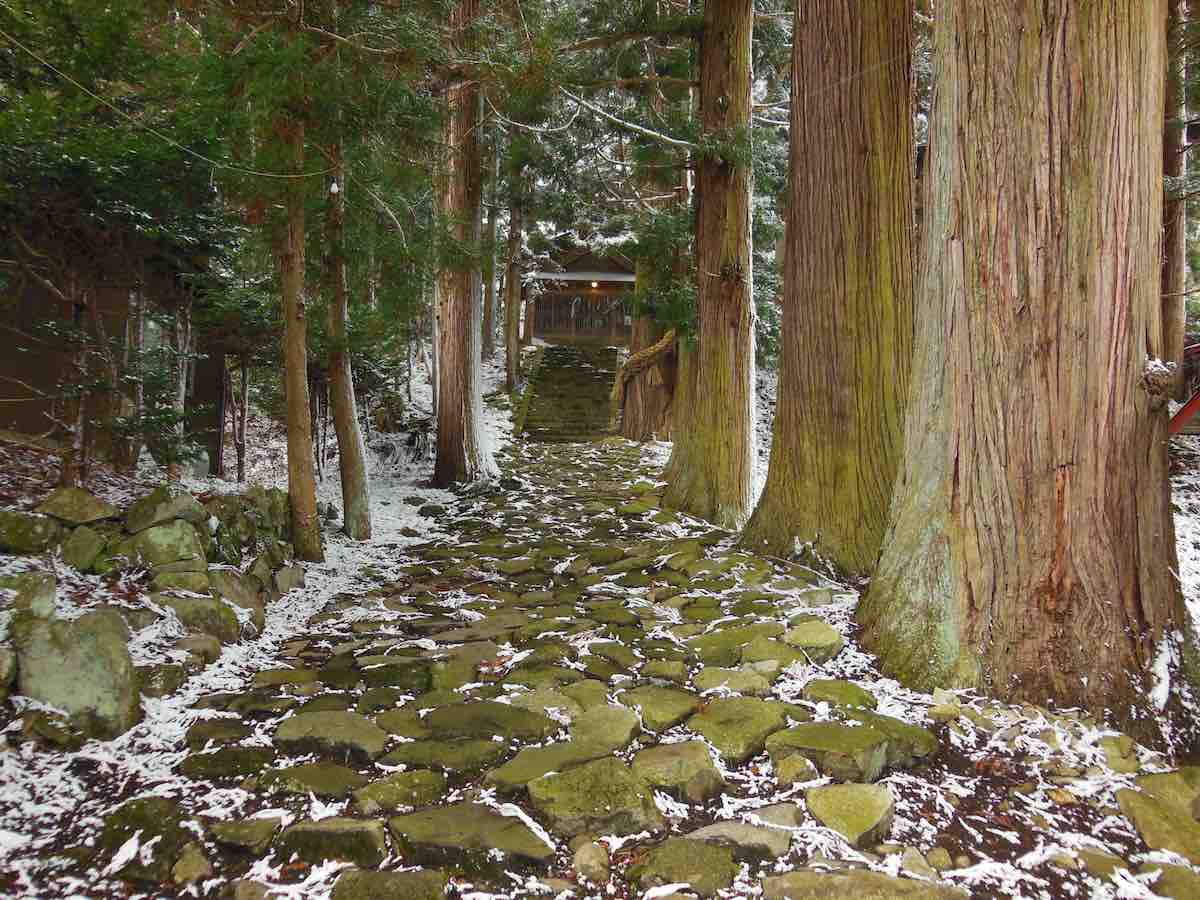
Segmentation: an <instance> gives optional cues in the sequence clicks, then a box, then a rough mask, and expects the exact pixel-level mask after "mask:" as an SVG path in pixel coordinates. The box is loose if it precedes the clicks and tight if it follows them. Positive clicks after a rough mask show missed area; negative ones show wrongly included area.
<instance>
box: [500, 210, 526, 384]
mask: <svg viewBox="0 0 1200 900" xmlns="http://www.w3.org/2000/svg"><path fill="white" fill-rule="evenodd" d="M522 227H523V222H522V214H521V203H520V201H519V200H518V201H515V202H514V203H513V204H512V205H511V206H510V207H509V209H508V252H507V253H506V254H505V259H506V260H507V261H508V271H507V272H505V274H504V384H505V387H506V388H507V389H508V390H510V391H515V390H516V389H517V386H518V385H519V384H520V383H521V228H522Z"/></svg>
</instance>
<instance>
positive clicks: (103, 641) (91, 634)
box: [12, 609, 141, 740]
mask: <svg viewBox="0 0 1200 900" xmlns="http://www.w3.org/2000/svg"><path fill="white" fill-rule="evenodd" d="M12 637H13V646H14V648H15V649H16V651H17V673H18V675H17V686H18V689H19V691H20V692H21V693H22V694H24V695H26V696H27V697H32V698H33V699H35V700H40V701H42V702H43V703H48V704H50V705H51V706H55V707H58V708H59V709H62V710H65V711H66V712H67V713H68V715H69V716H70V717H71V721H72V723H73V724H74V725H75V726H76V727H78V728H79V729H80V730H82V731H84V732H85V733H87V734H89V735H91V736H93V737H98V738H102V739H105V740H109V739H111V738H114V737H116V736H117V735H119V734H122V733H124V732H126V731H128V730H129V729H130V728H131V727H132V726H133V725H134V724H135V723H136V722H137V721H138V719H139V718H140V717H141V691H140V686H139V679H138V673H137V670H136V669H135V668H134V666H133V660H132V659H130V657H129V646H128V642H129V628H128V626H127V625H126V624H125V620H124V619H122V618H121V616H120V614H118V613H117V612H115V611H114V610H111V609H108V610H101V611H98V612H91V613H87V614H86V615H83V616H80V617H79V618H78V619H74V620H72V621H57V620H54V619H50V618H44V617H41V616H37V615H34V614H33V613H31V612H27V611H19V612H18V613H17V614H16V615H15V616H14V617H13V622H12Z"/></svg>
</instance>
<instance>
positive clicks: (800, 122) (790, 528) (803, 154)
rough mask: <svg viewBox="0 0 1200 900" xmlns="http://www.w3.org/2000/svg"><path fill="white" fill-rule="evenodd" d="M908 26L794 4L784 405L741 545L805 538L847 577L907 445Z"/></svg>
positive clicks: (903, 5) (891, 12)
mask: <svg viewBox="0 0 1200 900" xmlns="http://www.w3.org/2000/svg"><path fill="white" fill-rule="evenodd" d="M911 28H912V9H911V3H910V2H909V0H866V2H854V3H849V2H838V3H832V4H831V3H827V2H817V0H799V2H797V4H796V11H795V31H794V33H795V40H794V49H793V60H794V71H793V75H792V85H793V96H792V111H791V147H792V149H791V166H790V172H791V174H790V179H789V182H790V186H789V191H788V195H789V203H788V231H787V249H786V252H785V259H786V262H785V271H784V301H783V308H784V313H783V335H782V349H781V351H780V374H779V397H778V405H777V407H776V413H775V424H774V429H775V430H774V437H773V443H772V448H771V462H770V470H769V473H768V476H767V483H766V487H765V488H764V491H763V496H762V498H761V499H760V501H759V504H758V507H757V509H756V510H755V512H754V516H753V517H752V518H751V520H750V522H749V523H748V525H747V526H746V532H745V540H746V542H747V544H748V545H749V546H752V547H754V548H755V549H759V550H766V551H767V552H770V553H774V554H777V555H781V556H786V555H788V554H789V553H791V552H792V550H793V548H794V546H795V544H796V542H797V541H799V542H804V543H809V544H811V545H812V547H813V549H814V550H815V551H816V553H817V554H819V555H820V556H821V557H822V558H824V559H827V560H829V561H831V562H833V563H834V564H835V565H836V566H837V567H839V568H840V569H843V570H845V571H848V572H853V573H856V574H864V573H866V572H867V571H869V569H870V568H871V566H872V565H874V563H875V560H876V558H877V557H878V554H879V545H880V542H881V541H882V539H883V532H884V527H885V524H886V520H887V511H888V506H889V503H890V500H891V495H892V486H893V483H894V481H895V476H896V471H897V468H898V466H899V464H900V451H901V447H902V444H903V422H904V404H905V402H906V401H907V389H908V369H909V362H910V358H911V354H912V338H913V312H912V251H911V239H912V229H913V211H912V182H913V176H912V164H913V147H912V125H911V122H912V116H911V112H910V101H911V85H910V77H909V72H910V56H911V52H910V51H911ZM860 72H870V73H871V76H870V77H869V78H863V77H857V76H858V74H859V73H860ZM817 85H829V87H828V88H827V89H818V88H817V87H816V86H817Z"/></svg>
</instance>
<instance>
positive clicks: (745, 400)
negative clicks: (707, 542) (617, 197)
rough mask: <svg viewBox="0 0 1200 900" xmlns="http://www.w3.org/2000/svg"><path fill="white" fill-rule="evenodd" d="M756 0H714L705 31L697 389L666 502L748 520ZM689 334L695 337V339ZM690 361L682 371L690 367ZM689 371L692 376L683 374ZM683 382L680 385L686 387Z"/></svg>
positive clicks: (732, 520) (680, 429)
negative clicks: (752, 89)
mask: <svg viewBox="0 0 1200 900" xmlns="http://www.w3.org/2000/svg"><path fill="white" fill-rule="evenodd" d="M753 23H754V9H753V3H752V2H751V0H709V2H708V3H707V4H706V5H705V9H704V31H703V35H702V36H701V39H700V123H701V130H702V138H701V140H702V142H703V143H704V144H705V145H706V146H705V147H704V148H702V149H701V150H700V151H699V156H698V159H697V161H696V204H697V221H696V269H697V309H696V334H695V350H694V352H691V353H689V351H687V350H681V352H680V357H681V363H682V361H683V358H684V357H685V356H687V355H691V356H693V357H694V359H693V362H694V363H695V369H694V372H693V373H692V374H693V375H694V377H695V384H694V385H693V386H690V387H693V388H694V392H693V393H692V395H691V401H690V403H688V404H686V406H684V407H681V406H680V405H679V404H678V400H677V403H676V412H677V413H679V412H680V410H681V409H685V410H686V411H687V415H686V417H684V416H678V415H677V417H676V420H675V423H674V425H675V427H674V437H675V446H674V448H673V450H672V453H671V460H670V462H669V463H668V465H667V471H666V479H667V482H668V486H667V490H666V493H665V496H664V500H665V502H666V503H667V504H668V505H670V506H674V507H676V508H678V509H682V510H684V511H686V512H689V513H692V514H693V515H697V516H700V517H701V518H705V519H709V520H711V521H713V522H715V523H717V524H718V525H722V526H725V527H730V528H740V527H741V526H742V525H743V524H744V523H745V520H746V516H747V515H748V513H749V511H750V503H751V494H752V492H753V473H754V457H755V452H754V440H755V439H754V303H753V298H752V287H753V273H752V266H751V242H750V160H749V141H750V112H751V100H750V81H751V71H750V69H751V58H750V50H751V34H752V31H753ZM685 340H686V339H685ZM682 368H683V367H682V365H681V376H682V375H683V374H684V373H683V372H682ZM681 380H682V378H681ZM677 390H678V388H677Z"/></svg>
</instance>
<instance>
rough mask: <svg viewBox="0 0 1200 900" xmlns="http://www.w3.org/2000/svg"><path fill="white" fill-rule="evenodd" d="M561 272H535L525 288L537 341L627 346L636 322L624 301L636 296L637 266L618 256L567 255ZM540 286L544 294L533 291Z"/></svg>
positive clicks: (560, 259)
mask: <svg viewBox="0 0 1200 900" xmlns="http://www.w3.org/2000/svg"><path fill="white" fill-rule="evenodd" d="M556 261H557V262H558V263H559V264H560V265H561V266H562V269H561V270H554V271H551V270H550V269H546V270H544V271H537V272H533V273H531V274H530V275H529V276H528V279H527V281H526V287H525V315H526V322H530V321H532V323H533V329H532V332H531V335H530V336H532V337H538V338H541V339H542V340H545V341H549V342H551V343H563V342H574V341H606V342H608V343H611V344H628V343H629V336H630V332H631V331H632V319H631V318H630V314H629V310H628V309H626V307H625V303H624V300H625V299H626V295H628V294H629V293H631V292H632V291H633V287H634V282H635V281H636V278H635V276H634V272H633V263H632V262H631V261H630V260H629V259H627V258H626V257H624V256H621V255H619V254H610V255H605V256H601V255H598V254H595V253H592V252H589V251H587V250H577V251H573V252H571V253H567V254H563V255H562V256H561V257H558V258H557V260H556ZM530 282H536V283H537V287H538V288H540V290H532V291H531V290H530V287H529V284H530Z"/></svg>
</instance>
